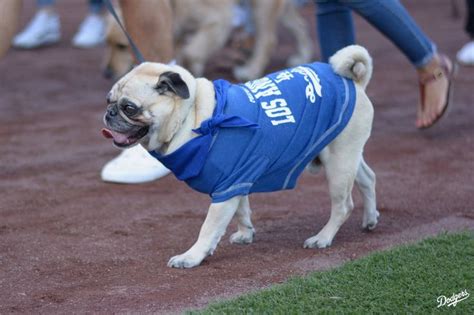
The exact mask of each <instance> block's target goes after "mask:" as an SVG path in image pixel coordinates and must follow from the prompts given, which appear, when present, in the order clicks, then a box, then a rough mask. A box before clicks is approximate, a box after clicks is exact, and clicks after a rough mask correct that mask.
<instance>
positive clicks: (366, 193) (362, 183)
mask: <svg viewBox="0 0 474 315" xmlns="http://www.w3.org/2000/svg"><path fill="white" fill-rule="evenodd" d="M355 181H356V184H357V187H358V189H359V191H360V193H361V194H362V198H363V201H364V215H363V218H362V228H364V229H367V230H373V229H374V228H375V226H376V225H377V221H378V220H377V219H378V217H379V212H378V211H377V203H376V199H375V173H374V171H372V170H371V169H370V167H369V166H368V165H367V163H366V162H365V161H364V159H363V158H362V160H361V161H360V164H359V169H358V170H357V175H356V179H355Z"/></svg>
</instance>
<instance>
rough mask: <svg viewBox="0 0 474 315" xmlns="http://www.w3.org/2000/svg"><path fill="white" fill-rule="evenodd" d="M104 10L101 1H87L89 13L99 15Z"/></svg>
mask: <svg viewBox="0 0 474 315" xmlns="http://www.w3.org/2000/svg"><path fill="white" fill-rule="evenodd" d="M103 9H104V1H103V0H89V12H90V13H100V12H102V10H103Z"/></svg>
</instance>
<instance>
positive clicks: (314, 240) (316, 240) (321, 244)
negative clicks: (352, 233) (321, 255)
mask: <svg viewBox="0 0 474 315" xmlns="http://www.w3.org/2000/svg"><path fill="white" fill-rule="evenodd" d="M331 242H332V240H329V239H325V238H322V237H320V236H318V235H316V236H313V237H310V238H308V239H307V240H306V241H304V244H303V248H326V247H329V246H331Z"/></svg>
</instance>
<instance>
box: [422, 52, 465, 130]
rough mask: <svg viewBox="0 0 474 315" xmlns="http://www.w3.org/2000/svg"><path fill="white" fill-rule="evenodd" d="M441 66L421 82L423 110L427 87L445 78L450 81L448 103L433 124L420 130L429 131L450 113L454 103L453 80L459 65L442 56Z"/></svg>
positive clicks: (446, 102)
mask: <svg viewBox="0 0 474 315" xmlns="http://www.w3.org/2000/svg"><path fill="white" fill-rule="evenodd" d="M440 57H441V58H440V59H441V60H440V65H439V67H438V68H436V69H435V70H433V73H432V74H430V75H427V76H425V77H423V78H422V79H420V80H419V87H420V95H421V110H422V111H423V110H424V107H425V89H426V85H427V84H429V83H430V82H433V81H436V80H439V79H441V78H443V77H446V78H447V79H448V91H447V94H446V101H445V104H444V107H443V110H442V111H441V112H440V113H439V114H438V116H437V117H436V118H435V120H433V121H432V122H431V124H429V125H427V126H422V127H418V129H428V128H430V127H432V126H433V125H435V124H436V123H437V122H438V121H439V120H440V119H441V118H442V117H443V116H444V115H445V114H446V112H447V111H448V108H450V104H451V102H452V96H453V79H454V76H455V74H456V72H457V64H455V63H452V62H451V61H450V59H449V58H448V57H447V56H445V55H440Z"/></svg>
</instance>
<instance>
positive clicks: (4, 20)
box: [0, 0, 23, 59]
mask: <svg viewBox="0 0 474 315" xmlns="http://www.w3.org/2000/svg"><path fill="white" fill-rule="evenodd" d="M22 4H23V1H21V0H2V1H0V59H1V58H2V57H3V56H4V55H5V54H6V52H7V51H8V48H10V45H11V42H12V38H13V36H14V35H15V33H16V31H17V28H18V24H19V22H20V13H21V7H22Z"/></svg>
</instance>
